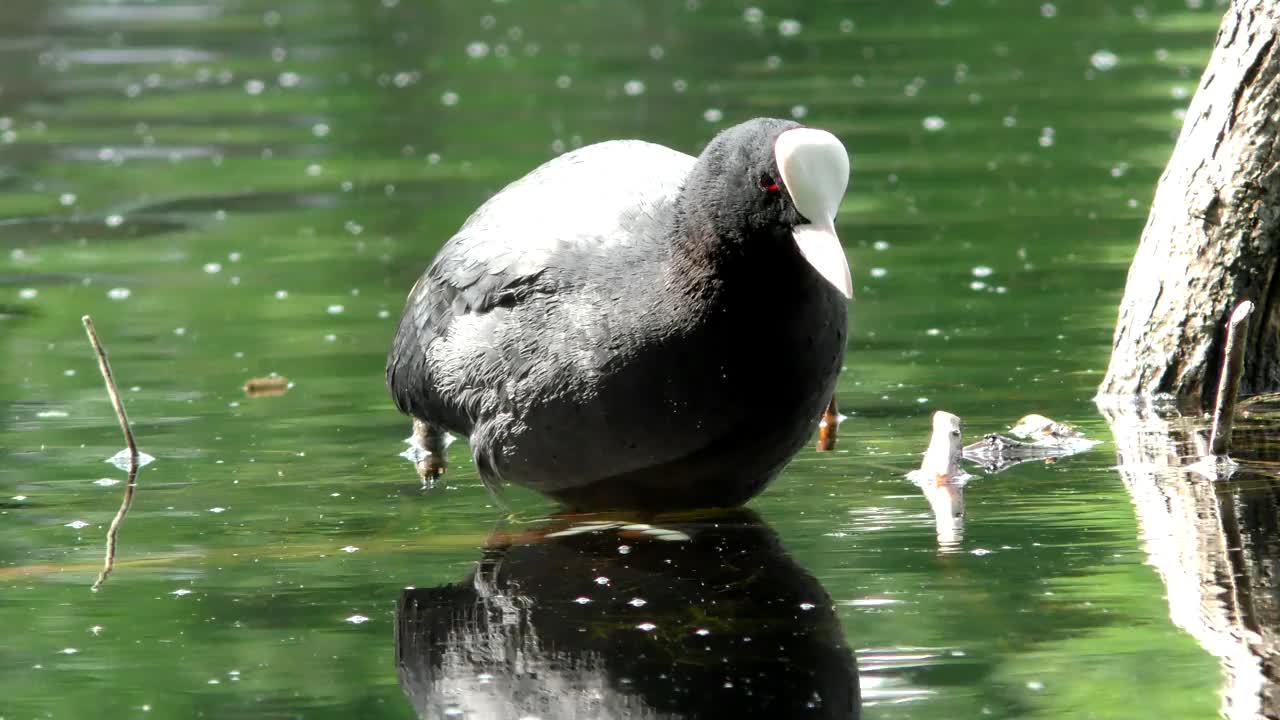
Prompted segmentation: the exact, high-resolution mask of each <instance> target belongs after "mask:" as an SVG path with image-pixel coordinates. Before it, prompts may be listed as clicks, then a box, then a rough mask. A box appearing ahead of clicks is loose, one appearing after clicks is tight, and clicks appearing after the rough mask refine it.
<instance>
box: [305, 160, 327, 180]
mask: <svg viewBox="0 0 1280 720" xmlns="http://www.w3.org/2000/svg"><path fill="white" fill-rule="evenodd" d="M322 172H324V166H323V165H321V164H319V163H311V164H310V165H308V166H307V175H308V176H309V177H319V176H320V173H322Z"/></svg>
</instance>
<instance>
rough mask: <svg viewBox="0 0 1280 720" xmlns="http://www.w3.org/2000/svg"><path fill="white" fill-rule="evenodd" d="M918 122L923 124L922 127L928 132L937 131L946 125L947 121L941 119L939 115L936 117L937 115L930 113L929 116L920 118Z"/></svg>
mask: <svg viewBox="0 0 1280 720" xmlns="http://www.w3.org/2000/svg"><path fill="white" fill-rule="evenodd" d="M920 124H921V125H923V126H924V129H925V130H928V131H929V132H938V131H939V130H941V129H943V128H945V127H946V126H947V121H946V120H943V119H942V118H941V117H938V116H937V115H930V116H929V117H927V118H925V119H924V120H922V121H921V123H920Z"/></svg>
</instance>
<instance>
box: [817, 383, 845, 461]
mask: <svg viewBox="0 0 1280 720" xmlns="http://www.w3.org/2000/svg"><path fill="white" fill-rule="evenodd" d="M843 419H844V418H843V417H841V416H840V410H839V409H838V408H837V407H836V396H835V395H832V396H831V402H829V403H827V409H826V410H823V411H822V419H821V420H819V421H818V448H817V449H818V452H831V451H832V450H835V448H836V435H837V434H838V433H839V430H840V421H841V420H843Z"/></svg>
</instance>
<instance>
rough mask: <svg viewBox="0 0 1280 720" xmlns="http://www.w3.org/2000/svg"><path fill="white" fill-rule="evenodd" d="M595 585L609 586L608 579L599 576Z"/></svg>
mask: <svg viewBox="0 0 1280 720" xmlns="http://www.w3.org/2000/svg"><path fill="white" fill-rule="evenodd" d="M596 584H597V585H608V584H609V578H607V577H605V576H603V575H601V576H600V577H598V578H596Z"/></svg>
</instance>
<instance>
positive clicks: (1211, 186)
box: [1099, 0, 1280, 407]
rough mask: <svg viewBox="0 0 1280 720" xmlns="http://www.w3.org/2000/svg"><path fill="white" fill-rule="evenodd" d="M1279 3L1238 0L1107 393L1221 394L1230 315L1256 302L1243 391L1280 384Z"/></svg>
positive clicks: (1200, 397)
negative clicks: (1218, 391) (1216, 391)
mask: <svg viewBox="0 0 1280 720" xmlns="http://www.w3.org/2000/svg"><path fill="white" fill-rule="evenodd" d="M1278 39H1280V0H1234V1H1233V2H1232V4H1231V7H1230V9H1229V10H1228V11H1227V13H1226V15H1225V17H1224V18H1223V21H1222V27H1221V29H1220V30H1219V31H1218V39H1217V43H1216V47H1215V48H1214V51H1213V55H1212V57H1211V58H1210V59H1209V65H1208V67H1207V69H1206V70H1205V72H1204V76H1203V77H1202V78H1201V80H1200V87H1199V88H1198V89H1197V91H1196V94H1195V97H1194V98H1193V99H1192V101H1191V106H1190V108H1188V111H1187V118H1186V122H1185V123H1184V125H1183V127H1182V132H1181V134H1180V135H1179V137H1178V142H1177V145H1176V146H1175V148H1174V151H1173V157H1172V158H1171V160H1170V162H1169V165H1168V167H1167V168H1166V169H1165V172H1164V175H1163V176H1162V177H1161V178H1160V183H1159V185H1158V186H1157V188H1156V193H1155V200H1154V201H1153V203H1152V206H1151V214H1150V215H1149V216H1148V218H1147V225H1146V228H1145V229H1144V230H1143V232H1142V241H1141V243H1140V245H1139V247H1138V252H1137V254H1136V256H1135V257H1134V259H1133V265H1132V266H1131V267H1130V268H1129V278H1128V281H1127V284H1126V285H1125V293H1124V300H1123V301H1122V303H1121V305H1120V317H1119V321H1118V323H1117V325H1116V332H1115V344H1114V347H1113V349H1112V355H1111V363H1110V366H1109V367H1108V369H1107V375H1106V377H1105V379H1104V380H1103V382H1102V386H1101V387H1100V388H1099V393H1100V395H1103V396H1109V395H1126V396H1133V395H1147V396H1153V395H1172V396H1173V397H1175V398H1176V399H1177V400H1178V401H1179V403H1180V404H1183V405H1200V406H1202V407H1203V406H1205V405H1207V404H1208V403H1209V402H1211V401H1212V396H1213V387H1214V386H1215V384H1216V382H1217V378H1218V374H1219V370H1220V367H1219V365H1220V358H1221V355H1222V352H1221V348H1222V343H1223V341H1224V334H1225V331H1224V327H1225V325H1226V322H1225V321H1226V318H1227V316H1228V315H1229V314H1230V313H1231V310H1232V308H1234V307H1235V305H1236V304H1237V303H1239V302H1240V301H1241V300H1246V299H1248V300H1253V301H1254V303H1255V304H1256V305H1257V307H1258V310H1259V312H1258V314H1257V315H1256V316H1255V321H1254V324H1253V328H1252V330H1251V332H1250V333H1249V338H1248V340H1249V345H1248V349H1247V351H1246V353H1247V354H1246V356H1245V369H1244V378H1243V382H1242V385H1241V388H1242V390H1243V392H1245V393H1256V392H1263V391H1267V390H1275V389H1280V42H1278Z"/></svg>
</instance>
